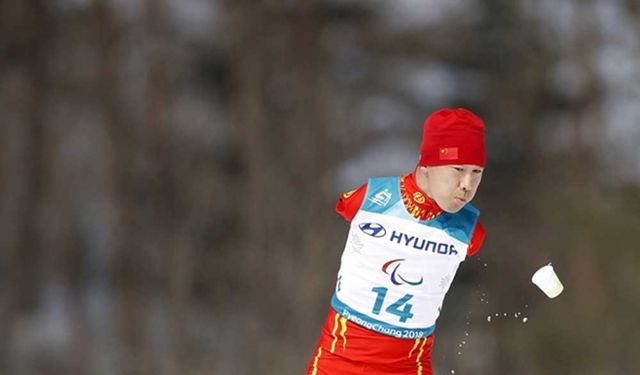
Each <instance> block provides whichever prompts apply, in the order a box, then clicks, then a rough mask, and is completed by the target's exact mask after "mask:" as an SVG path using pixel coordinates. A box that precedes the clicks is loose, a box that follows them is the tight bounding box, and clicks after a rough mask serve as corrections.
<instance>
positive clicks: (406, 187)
mask: <svg viewBox="0 0 640 375" xmlns="http://www.w3.org/2000/svg"><path fill="white" fill-rule="evenodd" d="M400 192H401V194H402V201H403V202H404V205H405V207H406V208H407V211H408V212H409V213H410V214H411V215H412V216H413V217H415V218H417V219H420V220H428V219H432V218H434V217H436V216H438V215H440V214H441V213H442V209H441V208H440V207H438V205H437V204H436V202H434V201H433V200H431V199H430V198H429V197H427V195H426V194H425V193H424V192H423V191H422V190H420V188H419V187H418V185H417V184H416V179H415V175H414V173H410V174H407V175H404V176H402V177H401V178H400ZM366 193H367V184H364V185H362V186H360V187H359V188H357V189H355V190H351V191H349V192H346V193H344V194H342V195H340V198H338V203H337V204H336V212H337V213H338V214H340V215H342V217H344V218H345V220H347V221H349V222H351V220H353V218H354V216H356V213H358V210H359V209H360V207H361V206H362V201H363V200H364V197H365V195H366ZM485 235H486V231H485V229H484V227H483V226H482V224H481V223H480V222H478V223H477V224H476V227H475V230H474V232H473V235H472V236H471V242H470V243H469V248H468V249H467V255H468V256H471V255H474V254H476V253H477V252H478V251H479V250H480V247H481V246H482V243H483V242H484V238H485Z"/></svg>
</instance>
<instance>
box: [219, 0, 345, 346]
mask: <svg viewBox="0 0 640 375" xmlns="http://www.w3.org/2000/svg"><path fill="white" fill-rule="evenodd" d="M230 11H231V12H230V13H231V14H232V24H231V29H232V35H233V36H234V39H233V43H232V45H233V49H232V54H231V59H232V60H231V67H232V72H231V75H232V91H231V94H232V97H231V111H232V121H233V124H234V127H235V130H236V134H237V137H238V139H237V141H238V143H239V144H240V147H241V156H242V158H243V160H244V163H243V167H244V169H243V170H244V172H245V174H244V175H243V181H242V182H241V186H240V187H239V189H238V191H237V194H238V195H237V197H238V198H237V200H238V202H239V206H238V210H239V211H240V213H241V223H242V224H241V225H242V226H243V228H244V235H243V238H242V239H241V240H242V243H243V244H244V245H243V246H242V253H241V256H240V257H239V259H242V260H241V262H242V263H243V264H244V265H245V266H246V267H245V269H246V271H245V272H248V274H250V275H252V276H251V278H250V280H251V281H252V282H253V283H256V282H257V283H262V282H263V281H267V280H269V282H268V283H264V284H262V285H264V287H259V288H254V290H255V292H256V295H255V296H252V297H255V298H250V300H252V301H260V302H259V303H258V306H255V307H256V308H257V309H258V310H257V311H260V313H261V314H264V315H267V316H268V317H269V318H268V319H267V320H269V321H279V320H280V321H282V319H281V317H282V316H287V315H290V314H291V315H292V316H306V315H308V312H309V311H308V309H310V308H311V307H310V306H314V304H313V303H304V302H303V301H302V300H304V298H305V297H307V298H309V295H315V294H314V293H309V291H310V290H313V288H316V287H317V285H315V283H314V282H313V280H315V279H314V277H313V274H312V272H313V269H314V266H315V269H316V270H317V269H318V262H316V260H318V259H319V258H320V256H321V255H322V254H323V253H325V252H326V247H327V240H328V237H329V230H328V227H327V225H326V219H327V217H330V215H331V212H332V209H331V203H328V202H327V199H326V194H325V192H324V191H323V188H325V186H324V185H325V184H326V178H327V176H326V174H327V172H328V170H329V168H330V167H331V163H332V161H333V157H332V152H334V151H335V147H334V145H333V144H332V143H331V142H330V138H329V136H328V134H327V133H328V131H327V128H328V122H329V121H331V119H332V116H331V111H330V110H329V108H330V106H329V104H328V101H327V87H326V83H325V82H326V79H325V77H324V76H323V72H326V66H324V64H325V63H326V60H327V57H326V55H325V51H324V49H323V47H322V41H321V32H322V28H323V22H324V20H323V18H322V14H321V12H318V11H317V9H315V8H314V7H313V6H312V5H296V6H291V7H285V6H282V7H278V6H268V5H265V4H264V3H263V2H258V1H255V2H254V1H238V2H235V1H234V2H230ZM274 288H275V289H274ZM265 296H270V298H265ZM258 297H261V298H258ZM301 299H302V300H301ZM282 301H290V303H287V304H283V303H282ZM307 302H310V301H307ZM305 309H306V310H305ZM303 311H304V313H303ZM294 322H301V320H298V319H292V320H291V321H288V322H282V323H283V327H278V328H282V329H284V327H289V329H291V330H298V332H299V327H296V326H295V324H290V323H294ZM289 333H291V332H289Z"/></svg>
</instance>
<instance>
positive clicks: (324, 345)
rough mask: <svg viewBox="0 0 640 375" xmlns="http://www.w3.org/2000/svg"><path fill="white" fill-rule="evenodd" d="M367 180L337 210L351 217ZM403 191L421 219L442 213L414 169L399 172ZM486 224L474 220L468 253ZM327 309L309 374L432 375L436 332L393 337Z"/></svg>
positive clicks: (481, 236)
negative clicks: (417, 181) (416, 177)
mask: <svg viewBox="0 0 640 375" xmlns="http://www.w3.org/2000/svg"><path fill="white" fill-rule="evenodd" d="M367 188H368V186H367V184H364V185H362V186H361V187H359V188H358V189H356V190H353V191H350V192H347V193H344V194H342V195H341V196H340V198H339V200H338V203H337V206H336V211H337V212H338V213H339V214H340V215H342V216H343V217H344V218H345V219H346V220H347V221H349V222H352V220H353V219H354V217H356V214H358V212H359V211H360V210H361V208H362V205H363V201H364V200H365V198H366V195H367ZM400 195H401V197H402V203H403V204H404V207H405V208H406V209H407V212H408V213H409V214H410V215H411V216H413V217H414V218H416V219H418V220H431V219H434V218H437V217H438V216H439V215H441V214H443V211H442V209H441V208H440V207H438V205H437V204H436V203H435V202H434V201H432V200H431V199H429V198H428V197H427V196H426V194H425V193H424V192H423V191H422V190H420V189H419V188H418V186H417V184H416V181H415V175H414V174H413V173H411V174H407V175H405V176H402V177H400ZM484 238H485V230H484V228H483V227H482V226H481V225H480V223H479V222H477V223H476V225H475V227H474V229H473V230H472V233H471V239H470V240H469V242H468V247H467V255H473V254H475V253H477V252H478V250H479V249H480V247H481V246H482V243H483V241H484ZM341 314H342V312H338V311H336V309H334V308H333V307H332V308H331V309H330V310H329V315H328V316H327V318H326V320H325V323H324V326H323V328H322V332H321V335H320V340H319V342H318V344H317V346H316V348H315V350H314V352H313V355H312V356H311V360H310V362H309V367H308V369H307V375H329V374H331V375H335V374H341V375H349V374H354V375H355V374H369V375H382V374H396V375H404V374H418V375H431V374H433V369H432V365H431V350H432V347H433V341H434V335H433V334H430V335H428V336H426V337H423V336H418V337H416V338H413V339H411V338H401V337H393V336H390V335H388V334H383V333H380V332H376V331H375V330H371V329H367V328H365V327H363V326H362V325H359V324H356V323H354V322H353V321H351V320H350V319H348V317H347V316H343V315H341Z"/></svg>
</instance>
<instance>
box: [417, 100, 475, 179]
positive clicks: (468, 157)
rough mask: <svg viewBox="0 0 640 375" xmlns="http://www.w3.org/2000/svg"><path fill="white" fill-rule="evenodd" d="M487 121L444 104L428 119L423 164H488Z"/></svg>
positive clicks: (421, 151)
mask: <svg viewBox="0 0 640 375" xmlns="http://www.w3.org/2000/svg"><path fill="white" fill-rule="evenodd" d="M486 160H487V155H486V151H485V148H484V122H483V121H482V119H480V117H478V116H476V115H475V114H473V112H471V111H469V110H466V109H463V108H456V109H449V108H443V109H440V110H438V111H436V112H433V113H432V114H431V115H429V117H427V120H426V121H425V122H424V132H423V135H422V146H421V147H420V162H419V163H418V164H419V165H426V166H429V165H431V166H433V165H447V164H471V165H477V166H481V167H484V166H485V164H486Z"/></svg>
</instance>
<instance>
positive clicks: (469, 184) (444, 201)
mask: <svg viewBox="0 0 640 375" xmlns="http://www.w3.org/2000/svg"><path fill="white" fill-rule="evenodd" d="M483 170H484V168H482V167H479V166H477V165H469V164H464V165H440V166H430V167H425V166H419V167H418V168H417V170H416V180H417V182H418V186H419V187H420V188H421V189H422V190H424V192H425V193H427V196H428V197H429V198H431V199H433V200H434V201H435V202H436V203H437V204H438V206H440V208H442V209H443V210H444V211H446V212H449V213H456V212H458V211H460V210H461V209H462V207H464V205H465V204H467V203H469V202H470V201H471V200H472V199H473V197H474V196H475V195H476V191H477V190H478V185H480V180H482V172H483Z"/></svg>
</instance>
